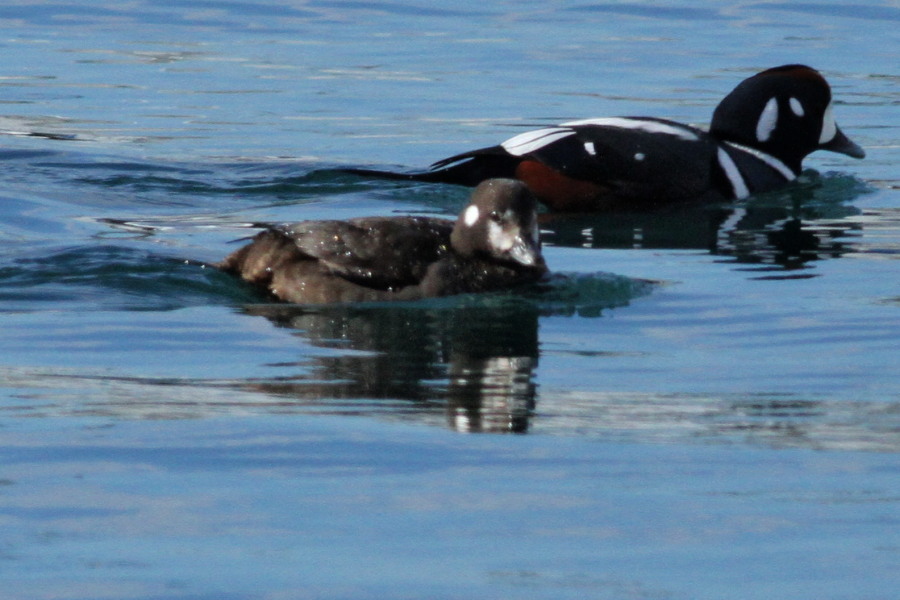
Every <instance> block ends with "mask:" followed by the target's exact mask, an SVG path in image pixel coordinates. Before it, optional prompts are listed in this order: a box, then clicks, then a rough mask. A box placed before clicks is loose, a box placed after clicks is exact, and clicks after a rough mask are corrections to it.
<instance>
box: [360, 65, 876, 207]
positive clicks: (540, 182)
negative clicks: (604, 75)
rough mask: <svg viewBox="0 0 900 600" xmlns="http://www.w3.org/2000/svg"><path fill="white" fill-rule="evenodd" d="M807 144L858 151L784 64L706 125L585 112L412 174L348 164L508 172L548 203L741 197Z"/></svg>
mask: <svg viewBox="0 0 900 600" xmlns="http://www.w3.org/2000/svg"><path fill="white" fill-rule="evenodd" d="M815 150H830V151H833V152H839V153H842V154H846V155H848V156H852V157H854V158H863V157H864V156H865V152H864V151H863V149H862V148H861V147H859V146H858V145H857V144H855V143H854V142H852V141H850V139H849V138H847V136H845V135H844V134H843V132H841V130H840V129H839V128H838V126H837V124H836V123H835V120H834V112H833V104H832V99H831V89H830V87H829V85H828V83H827V82H826V81H825V79H824V77H822V75H821V74H819V73H818V71H816V70H814V69H812V68H810V67H807V66H804V65H785V66H782V67H776V68H773V69H768V70H766V71H763V72H761V73H758V74H756V75H754V76H752V77H750V78H748V79H746V80H744V81H743V82H741V83H740V84H739V85H738V86H737V87H736V88H735V89H734V90H733V91H732V92H731V93H730V94H728V96H726V97H725V98H724V99H723V100H722V102H721V103H720V104H719V105H718V107H716V109H715V112H714V113H713V118H712V123H711V125H710V128H709V131H704V130H702V129H700V128H698V127H693V126H690V125H684V124H681V123H676V122H674V121H668V120H665V119H657V118H652V117H612V118H598V119H585V120H579V121H570V122H567V123H562V124H560V125H558V126H555V127H547V128H544V129H538V130H535V131H528V132H525V133H522V134H519V135H517V136H514V137H512V138H510V139H508V140H506V141H505V142H503V143H501V144H499V145H497V146H490V147H487V148H481V149H479V150H473V151H470V152H464V153H462V154H457V155H455V156H451V157H449V158H446V159H443V160H440V161H438V162H436V163H434V164H433V165H432V166H431V168H430V169H429V170H428V171H424V172H420V173H391V172H385V171H376V170H367V169H351V170H349V171H351V172H354V173H357V174H361V175H373V176H377V177H389V178H395V179H410V180H416V181H431V182H442V183H455V184H461V185H469V186H472V185H477V184H478V183H479V182H480V181H483V180H484V179H487V178H490V177H510V178H516V179H520V180H522V181H524V182H525V183H526V184H527V185H528V187H529V188H530V189H531V190H532V192H534V194H535V195H536V196H537V197H538V199H539V200H541V201H542V202H543V203H544V204H546V205H547V206H548V207H550V208H551V209H553V210H560V211H602V210H608V209H623V208H624V209H641V208H653V207H659V206H665V205H669V204H673V203H678V202H686V201H704V200H723V199H740V198H745V197H747V196H749V195H751V194H754V193H758V192H764V191H768V190H772V189H776V188H778V187H780V186H783V185H785V184H786V183H788V182H790V181H792V180H793V179H795V178H796V177H797V175H799V174H800V171H801V169H802V162H803V158H804V157H806V156H807V155H808V154H810V153H811V152H814V151H815Z"/></svg>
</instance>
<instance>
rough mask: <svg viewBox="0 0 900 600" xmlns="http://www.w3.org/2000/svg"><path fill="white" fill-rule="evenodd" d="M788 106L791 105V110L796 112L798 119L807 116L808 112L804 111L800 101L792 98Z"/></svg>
mask: <svg viewBox="0 0 900 600" xmlns="http://www.w3.org/2000/svg"><path fill="white" fill-rule="evenodd" d="M788 104H790V105H791V110H792V111H794V114H795V115H797V116H798V117H802V116H803V115H805V114H806V111H805V110H803V104H801V103H800V101H799V100H797V99H796V98H791V99H790V100H789V101H788Z"/></svg>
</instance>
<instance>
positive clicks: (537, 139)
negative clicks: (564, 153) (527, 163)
mask: <svg viewBox="0 0 900 600" xmlns="http://www.w3.org/2000/svg"><path fill="white" fill-rule="evenodd" d="M570 135H575V132H574V131H572V130H571V129H567V128H564V127H547V128H546V129H537V130H535V131H526V132H525V133H520V134H519V135H517V136H515V137H511V138H509V139H508V140H506V141H505V142H503V143H502V144H500V145H501V146H503V149H504V150H506V151H507V152H509V153H510V154H512V155H513V156H523V155H525V154H528V153H529V152H534V151H535V150H539V149H541V148H543V147H544V146H546V145H548V144H552V143H553V142H555V141H557V140H561V139H563V138H567V137H569V136H570Z"/></svg>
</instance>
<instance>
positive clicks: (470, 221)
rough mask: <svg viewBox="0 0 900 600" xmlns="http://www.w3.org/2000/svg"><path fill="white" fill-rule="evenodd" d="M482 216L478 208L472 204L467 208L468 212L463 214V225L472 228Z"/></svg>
mask: <svg viewBox="0 0 900 600" xmlns="http://www.w3.org/2000/svg"><path fill="white" fill-rule="evenodd" d="M480 216H481V215H480V214H479V212H478V207H477V206H475V205H474V204H472V205H471V206H469V207H468V208H466V212H464V213H463V223H465V224H466V225H467V226H469V227H471V226H472V225H474V224H475V221H477V220H478V217H480Z"/></svg>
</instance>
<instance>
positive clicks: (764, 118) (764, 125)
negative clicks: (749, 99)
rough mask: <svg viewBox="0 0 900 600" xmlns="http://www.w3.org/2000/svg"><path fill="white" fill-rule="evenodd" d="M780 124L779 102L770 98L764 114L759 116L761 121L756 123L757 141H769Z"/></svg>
mask: <svg viewBox="0 0 900 600" xmlns="http://www.w3.org/2000/svg"><path fill="white" fill-rule="evenodd" d="M777 124H778V100H777V99H776V98H769V101H768V102H766V106H765V108H763V111H762V114H760V115H759V121H757V123H756V139H757V140H759V141H760V142H765V141H767V140H768V139H769V138H770V137H772V132H773V131H775V126H776V125H777Z"/></svg>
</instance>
